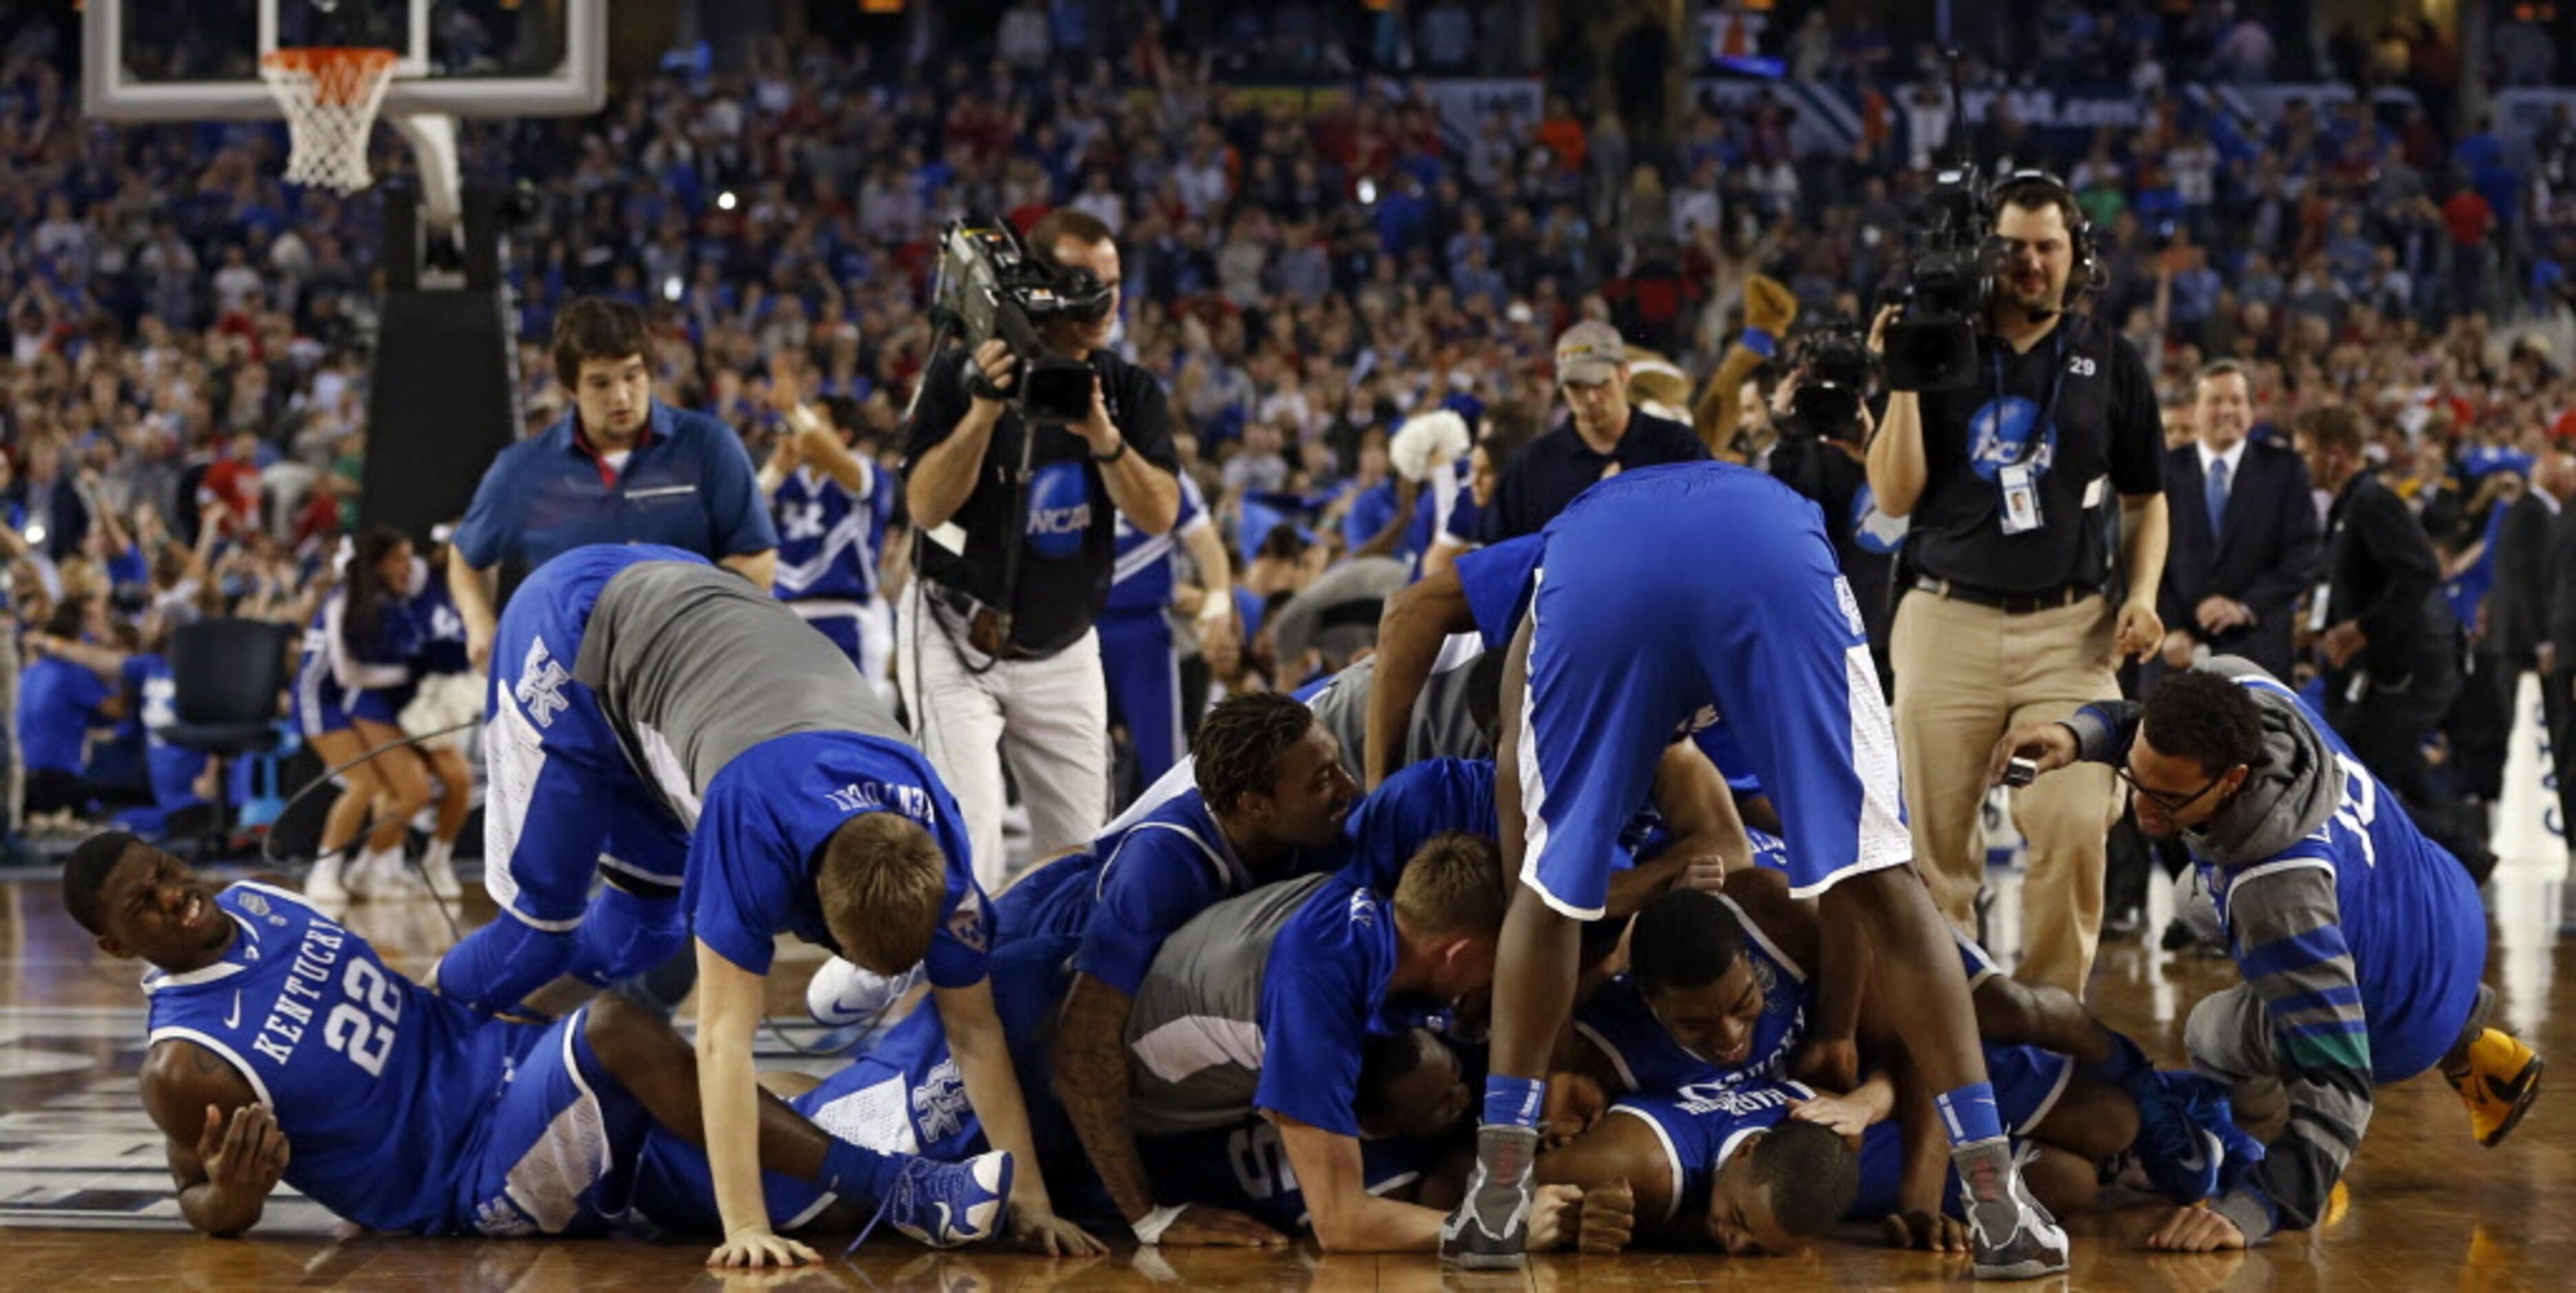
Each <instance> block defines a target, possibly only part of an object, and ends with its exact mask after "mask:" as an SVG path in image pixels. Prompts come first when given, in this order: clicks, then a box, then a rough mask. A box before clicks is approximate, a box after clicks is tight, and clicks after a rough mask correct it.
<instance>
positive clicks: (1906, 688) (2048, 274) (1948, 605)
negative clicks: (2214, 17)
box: [1868, 172, 2166, 995]
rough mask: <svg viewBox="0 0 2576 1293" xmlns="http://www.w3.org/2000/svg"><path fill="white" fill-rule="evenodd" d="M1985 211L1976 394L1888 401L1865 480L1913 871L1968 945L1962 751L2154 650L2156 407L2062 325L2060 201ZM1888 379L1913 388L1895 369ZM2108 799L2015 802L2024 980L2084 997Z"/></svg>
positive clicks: (2069, 219) (2013, 189)
mask: <svg viewBox="0 0 2576 1293" xmlns="http://www.w3.org/2000/svg"><path fill="white" fill-rule="evenodd" d="M1983 214H1984V217H1985V218H1986V219H1989V220H1990V221H1991V224H1990V225H1988V226H1987V227H1986V229H1985V230H1984V232H1985V234H1986V235H1987V238H1988V241H1987V242H1986V244H1985V246H1986V247H1987V248H1989V249H1992V250H1989V251H1986V252H1984V253H1983V254H1985V255H1994V254H1995V252H1997V251H1999V252H2000V258H1999V259H2000V263H1999V264H1995V265H1993V267H1992V268H1991V269H1989V270H1988V271H1987V272H1988V273H1990V274H1992V275H1993V278H1992V280H1990V286H1984V285H1981V286H1982V287H1983V290H1982V291H1981V295H1983V296H1985V297H1986V302H1985V309H1984V310H1983V311H1982V315H1983V317H1981V318H1976V319H1974V320H1973V322H1974V323H1975V324H1976V325H1977V327H1976V331H1975V337H1974V360H1975V363H1974V370H1973V377H1972V378H1971V380H1969V381H1968V382H1967V383H1965V384H1963V385H1958V386H1955V387H1952V388H1946V389H1941V390H1926V391H1922V392H1920V393H1917V392H1916V391H1914V390H1902V389H1900V390H1895V391H1893V392H1892V393H1891V394H1890V396H1889V398H1888V403H1887V410H1886V415H1885V417H1884V419H1883V425H1882V426H1881V427H1880V429H1879V433H1878V435H1877V437H1876V439H1875V440H1874V441H1872V443H1871V445H1870V448H1869V471H1868V475H1869V484H1870V488H1871V489H1872V490H1873V491H1875V492H1876V493H1877V495H1878V505H1879V507H1880V508H1882V509H1884V510H1885V511H1886V512H1887V513H1888V515H1890V516H1903V517H1909V518H1910V519H1911V528H1910V533H1909V534H1908V535H1907V538H1906V542H1905V547H1904V550H1903V556H1902V559H1901V562H1900V567H1899V575H1898V579H1899V581H1900V585H1901V588H1900V591H1902V592H1905V593H1910V594H1911V595H1910V596H1905V597H1904V599H1903V600H1902V601H1901V602H1899V603H1898V606H1897V611H1896V619H1895V629H1894V633H1893V636H1892V640H1891V642H1890V649H1891V655H1892V657H1893V659H1894V662H1895V667H1896V705H1895V710H1896V733H1897V745H1898V752H1899V758H1900V761H1901V765H1902V772H1903V777H1904V782H1905V793H1906V809H1907V814H1908V816H1909V817H1910V819H1911V822H1912V826H1913V834H1914V849H1915V857H1916V860H1917V862H1918V864H1920V865H1922V866H1923V867H1924V868H1925V874H1926V876H1927V878H1929V879H1930V880H1931V881H1932V885H1933V891H1934V893H1935V894H1936V895H1937V896H1938V898H1939V899H1940V902H1941V906H1942V908H1943V910H1944V911H1945V912H1946V913H1947V914H1948V915H1949V917H1950V919H1951V920H1952V921H1954V922H1956V923H1958V924H1959V925H1961V926H1962V927H1963V928H1974V926H1973V925H1972V924H1970V922H1971V920H1972V918H1973V916H1974V910H1975V903H1976V897H1977V888H1978V885H1979V882H1980V881H1981V880H1982V879H1983V877H1984V874H1985V869H1986V855H1985V847H1984V841H1983V838H1982V836H1983V833H1984V832H1983V823H1982V820H1981V816H1980V814H1981V808H1982V805H1983V803H1984V800H1985V795H1986V777H1985V770H1984V768H1983V767H1982V766H1981V765H1980V763H1979V760H1978V759H1977V757H1976V751H1977V750H1979V749H1981V748H1991V747H1992V746H1993V744H1994V742H1995V741H1996V740H1997V739H1998V738H2000V737H2001V736H2002V734H2003V733H2004V732H2005V731H2006V730H2008V729H2010V728H2013V727H2015V726H2019V725H2022V724H2026V723H2034V722H2037V723H2045V722H2049V721H2052V720H2056V719H2061V718H2065V717H2067V716H2069V715H2071V714H2073V713H2074V712H2075V710H2076V709H2077V707H2079V706H2081V705H2084V704H2086V703H2088V702H2089V701H2091V700H2093V699H2096V698H2099V697H2101V696H2107V695H2112V694H2115V693H2116V692H2117V690H2118V687H2119V681H2118V678H2117V677H2116V676H2115V673H2114V670H2115V668H2116V666H2117V662H2118V660H2119V659H2120V658H2121V657H2122V656H2141V657H2143V656H2145V655H2147V654H2148V653H2150V652H2152V651H2154V650H2155V649H2156V648H2157V646H2158V645H2159V644H2160V643H2161V642H2162V641H2163V639H2164V626H2163V624H2162V623H2161V622H2160V621H2159V620H2158V619H2157V617H2156V608H2155V599H2156V591H2157V588H2158V586H2159V584H2160V583H2161V581H2162V578H2163V573H2164V561H2165V534H2166V518H2165V500H2164V495H2163V487H2162V483H2161V472H2160V461H2159V458H2160V451H2161V449H2162V445H2163V437H2162V434H2161V432H2160V431H2159V429H2158V424H2157V410H2156V401H2155V393H2154V389H2153V386H2152V384H2151V382H2150V379H2149V377H2148V374H2147V370H2146V365H2145V364H2144V362H2143V361H2141V360H2140V359H2139V357H2138V354H2137V351H2136V350H2135V349H2133V348H2132V347H2131V346H2130V345H2129V343H2128V342H2127V341H2125V340H2123V339H2122V338H2121V337H2120V336H2119V335H2118V333H2116V332H2115V331H2114V330H2113V329H2112V327H2111V326H2110V325H2109V324H2106V323H2104V322H2102V321H2101V320H2098V319H2095V318H2093V317H2091V316H2089V315H2079V314H2069V313H2067V312H2066V306H2067V303H2068V297H2069V286H2070V284H2073V283H2078V282H2082V283H2086V284H2088V285H2089V281H2090V279H2091V277H2092V274H2093V269H2094V261H2093V250H2092V248H2091V247H2090V246H2089V245H2087V242H2088V240H2087V231H2086V229H2085V228H2084V225H2083V223H2082V214H2081V212H2080V210H2079V209H2078V208H2077V206H2076V204H2075V199H2074V196H2073V195H2072V194H2071V193H2070V192H2068V190H2067V189H2066V186H2065V185H2063V184H2062V183H2060V182H2058V181H2057V180H2056V179H2054V178H2051V177H2049V176H2046V175H2042V174H2039V173H2036V172H2020V173H2016V174H2014V175H2012V176H2010V177H2008V178H2007V179H2005V180H2004V181H2002V182H2001V183H2000V184H1999V185H1998V186H1997V187H1996V189H1995V192H1994V195H1993V199H1992V202H1991V203H1990V204H1989V205H1987V206H1986V207H1985V208H1984V210H1983ZM2079 275H2081V276H2082V277H2081V278H2080V279H2079V277H2078V276H2079ZM1918 277H1919V275H1918ZM1897 313H1898V312H1897V310H1896V309H1894V308H1889V309H1882V310H1881V311H1880V314H1879V318H1878V320H1877V323H1876V325H1875V326H1873V328H1872V329H1871V344H1872V348H1873V349H1878V350H1881V352H1882V354H1888V353H1890V351H1889V347H1888V346H1887V342H1888V340H1889V337H1890V325H1891V324H1892V323H1894V322H1896V321H1897V317H1896V316H1897ZM1888 378H1889V383H1890V385H1891V386H1898V385H1903V384H1907V383H1908V382H1910V381H1911V380H1912V379H1911V378H1910V377H1906V376H1901V375H1900V372H1899V365H1898V364H1897V363H1896V362H1894V360H1893V358H1891V359H1890V361H1889V365H1888ZM2115 506H2116V511H2115V510H2114V509H2115ZM2111 789H2112V787H2111V774H2110V771H2109V769H2107V768H2102V769H2097V770H2095V771H2094V772H2093V773H2092V774H2090V775H2088V776H2086V777H2085V778H2084V779H2082V780H2080V781H2076V780H2068V779H2066V778H2065V777H2062V776H2061V777H2051V778H2048V779H2047V780H2045V781H2043V782H2041V783H2039V784H2037V785H2035V786H2031V787H2028V788H2025V789H2022V790H2019V791H2017V792H2015V794H2014V798H2013V812H2014V818H2015V820H2016V822H2017V823H2018V824H2019V826H2020V828H2021V832H2022V835H2023V836H2024V837H2025V838H2026V839H2027V840H2029V842H2030V850H2031V857H2030V870H2029V878H2028V880H2027V882H2026V883H2025V884H2024V886H2023V906H2024V911H2025V916H2024V920H2023V929H2024V930H2025V936H2024V940H2023V941H2024V946H2023V949H2022V960H2021V966H2020V969H2019V971H2018V972H2017V977H2019V978H2020V979H2022V980H2023V981H2025V982H2029V983H2033V984H2046V985H2050V986H2054V987H2060V988H2064V989H2066V990H2068V991H2070V992H2074V993H2077V994H2079V995H2080V994H2081V993H2082V992H2083V990H2084V983H2085V976H2086V974H2087V972H2088V971H2089V970H2090V969H2091V966H2092V961H2093V951H2094V945H2095V941H2096V939H2097V938H2098V937H2099V935H2100V931H2101V921H2102V879H2103V877H2102V871H2103V858H2104V840H2105V832H2106V830H2107V828H2108V827H2109V825H2110V822H2111V818H2112V815H2113V801H2112V795H2111Z"/></svg>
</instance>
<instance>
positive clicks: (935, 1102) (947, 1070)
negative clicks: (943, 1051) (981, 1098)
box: [912, 1059, 967, 1144]
mask: <svg viewBox="0 0 2576 1293" xmlns="http://www.w3.org/2000/svg"><path fill="white" fill-rule="evenodd" d="M966 1113H967V1104H966V1079H965V1076H964V1075H963V1074H960V1073H959V1072H958V1071H957V1061H956V1060H954V1059H945V1060H941V1061H939V1064H938V1067H936V1068H933V1069H931V1070H930V1072H929V1073H927V1074H925V1075H923V1077H922V1079H921V1085H920V1086H917V1087H915V1088H913V1091H912V1121H913V1126H914V1127H916V1128H917V1129H918V1130H919V1134H920V1136H921V1140H922V1143H923V1144H928V1143H930V1142H931V1141H934V1140H939V1139H941V1138H943V1137H947V1136H953V1135H956V1134H957V1129H958V1128H959V1127H960V1126H962V1125H964V1123H965V1121H966Z"/></svg>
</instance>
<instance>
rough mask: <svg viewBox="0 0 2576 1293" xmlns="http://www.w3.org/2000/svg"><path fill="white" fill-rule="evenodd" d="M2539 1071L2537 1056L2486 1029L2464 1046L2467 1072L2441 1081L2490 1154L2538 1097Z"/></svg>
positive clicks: (2506, 1035) (2509, 1037)
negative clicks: (2463, 1107) (2461, 1106)
mask: <svg viewBox="0 0 2576 1293" xmlns="http://www.w3.org/2000/svg"><path fill="white" fill-rule="evenodd" d="M2540 1070H2541V1063H2540V1056H2539V1055H2538V1054H2537V1053H2536V1052H2534V1051H2533V1050H2532V1049H2531V1048H2530V1047H2528V1046H2525V1045H2523V1043H2522V1039H2521V1038H2518V1037H2515V1036H2514V1035H2512V1034H2511V1033H2508V1032H2505V1031H2504V1030H2503V1029H2500V1028H2490V1029H2488V1030H2486V1031H2485V1032H2482V1033H2480V1034H2478V1039H2477V1040H2476V1041H2474V1042H2471V1043H2469V1071H2468V1072H2466V1073H2461V1074H2452V1073H2444V1074H2443V1075H2442V1077H2443V1079H2444V1080H2446V1081H2448V1082H2449V1083H2450V1084H2451V1089H2452V1090H2454V1091H2457V1092H2459V1093H2460V1099H2461V1100H2463V1101H2465V1102H2466V1103H2467V1104H2468V1106H2469V1130H2470V1131H2471V1132H2472V1133H2474V1134H2475V1135H2476V1136H2477V1138H2478V1143H2479V1144H2481V1145H2484V1146H2486V1147H2488V1148H2489V1149H2493V1148H2495V1146H2496V1145H2497V1144H2498V1143H2499V1142H2501V1141H2503V1139H2504V1138H2505V1134H2506V1133H2508V1132H2510V1131H2512V1130H2513V1127H2514V1124H2515V1123H2518V1122H2521V1121H2522V1115H2523V1114H2525V1113H2527V1112H2529V1111H2530V1109H2531V1102H2532V1101H2533V1100H2536V1099H2538V1098H2539V1097H2540Z"/></svg>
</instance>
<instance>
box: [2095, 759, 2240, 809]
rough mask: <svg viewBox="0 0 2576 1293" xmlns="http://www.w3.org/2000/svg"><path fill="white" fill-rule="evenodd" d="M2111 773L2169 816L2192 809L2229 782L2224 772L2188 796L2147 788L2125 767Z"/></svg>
mask: <svg viewBox="0 0 2576 1293" xmlns="http://www.w3.org/2000/svg"><path fill="white" fill-rule="evenodd" d="M2111 772H2112V774H2113V775H2114V776H2117V777H2118V778H2119V779H2120V780H2122V781H2125V782H2127V783H2128V785H2129V789H2130V790H2132V791H2135V792H2136V793H2137V796H2138V798H2140V799H2143V800H2146V801H2147V802H2148V803H2151V804H2154V805H2155V806H2156V807H2158V808H2160V809H2163V810H2164V811H2165V813H2166V814H2167V815H2168V816H2170V815H2173V814H2177V813H2180V812H2181V811H2182V810H2184V809H2186V808H2189V807H2191V806H2192V805H2193V804H2196V803H2199V802H2200V801H2201V799H2202V797H2203V796H2205V795H2207V794H2208V793H2209V792H2210V791H2213V790H2216V789H2218V783H2220V782H2222V781H2225V780H2227V774H2226V773H2224V772H2222V773H2220V774H2218V775H2217V776H2215V777H2211V778H2210V779H2209V784H2208V785H2205V786H2202V787H2201V788H2200V789H2198V790H2195V791H2193V792H2191V793H2190V794H2188V795H2176V794H2174V793H2173V792H2172V791H2169V790H2154V789H2150V788H2148V787H2146V786H2142V785H2139V784H2138V779H2137V778H2136V777H2134V776H2131V775H2130V774H2129V770H2128V768H2127V767H2125V766H2115V767H2113V768H2112V769H2111Z"/></svg>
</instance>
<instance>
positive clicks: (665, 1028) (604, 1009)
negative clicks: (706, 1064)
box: [581, 993, 696, 1082]
mask: <svg viewBox="0 0 2576 1293" xmlns="http://www.w3.org/2000/svg"><path fill="white" fill-rule="evenodd" d="M581 1035H582V1040H584V1041H586V1042H588V1043H590V1051H591V1054H593V1055H596V1056H598V1057H599V1062H600V1065H601V1066H602V1067H604V1068H606V1069H607V1070H608V1072H609V1074H610V1076H612V1077H615V1078H617V1079H618V1080H619V1081H621V1082H632V1081H633V1080H634V1079H636V1078H637V1077H639V1076H642V1075H646V1074H651V1073H654V1072H667V1071H669V1070H670V1068H671V1066H673V1065H675V1064H679V1065H686V1064H693V1063H695V1062H696V1053H695V1052H694V1051H692V1050H691V1049H690V1048H689V1044H688V1042H686V1041H684V1040H682V1038H681V1037H680V1034H679V1033H678V1032H676V1031H674V1030H673V1029H672V1027H671V1024H670V1021H669V1020H666V1019H664V1018H662V1017H661V1016H660V1015H658V1014H655V1013H654V1012H652V1011H650V1010H647V1009H645V1008H644V1007H642V1006H639V1005H636V1004H634V1003H632V1002H630V1001H628V1000H626V999H625V998H623V997H620V996H618V995H616V994H614V993H604V994H602V995H600V996H599V997H597V998H596V999H594V1000H593V1001H592V1002H591V1003H590V1006H589V1008H588V1009H587V1010H586V1011H585V1012H584V1013H583V1015H582V1031H581Z"/></svg>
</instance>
